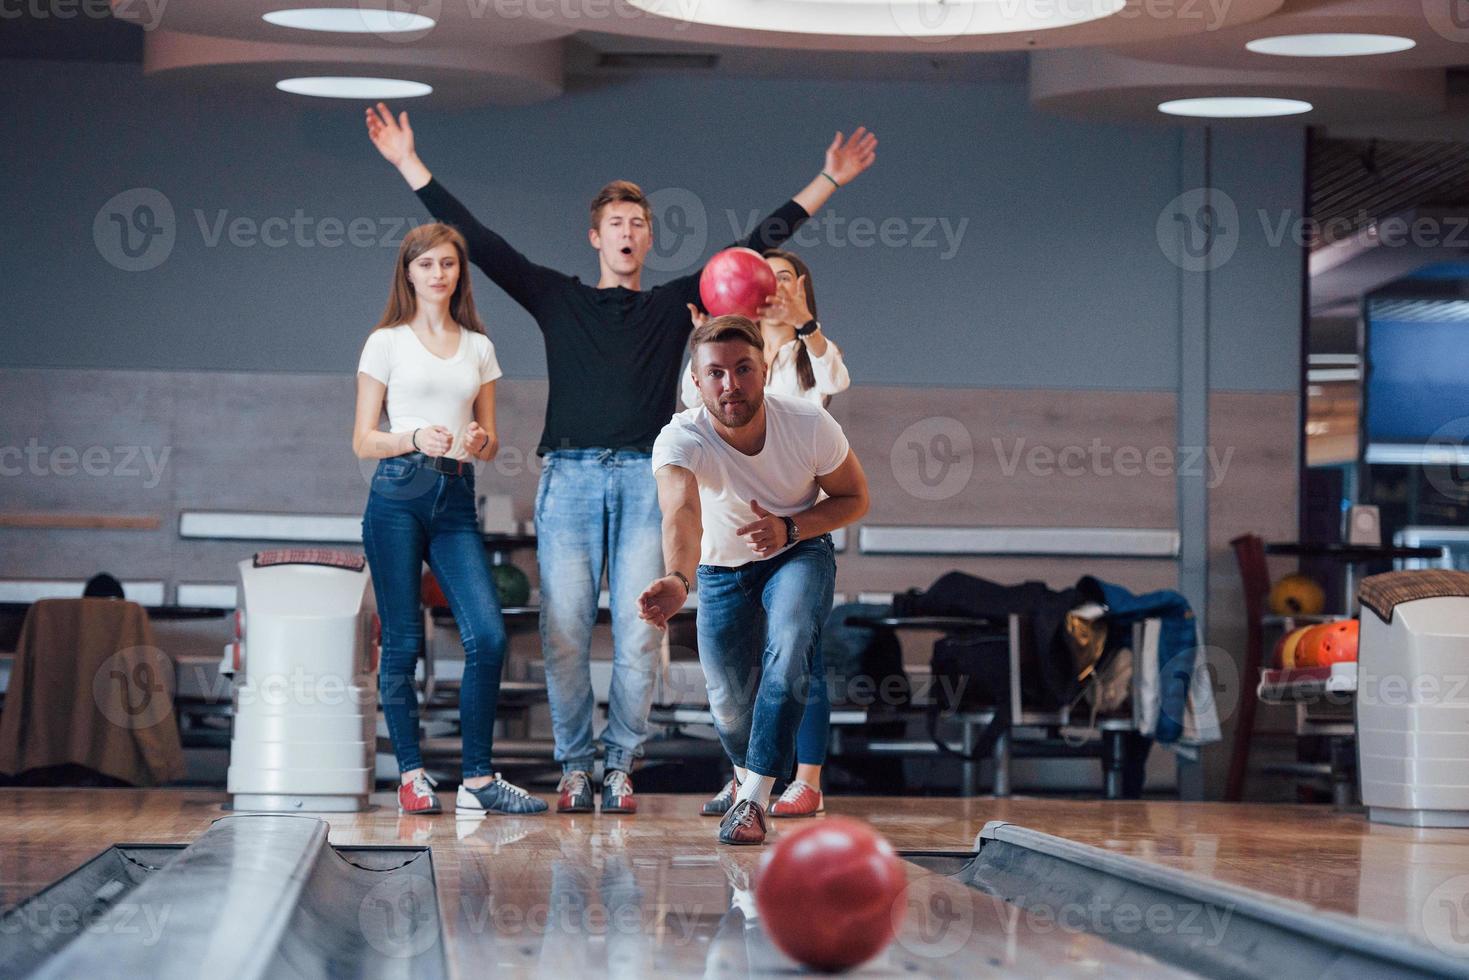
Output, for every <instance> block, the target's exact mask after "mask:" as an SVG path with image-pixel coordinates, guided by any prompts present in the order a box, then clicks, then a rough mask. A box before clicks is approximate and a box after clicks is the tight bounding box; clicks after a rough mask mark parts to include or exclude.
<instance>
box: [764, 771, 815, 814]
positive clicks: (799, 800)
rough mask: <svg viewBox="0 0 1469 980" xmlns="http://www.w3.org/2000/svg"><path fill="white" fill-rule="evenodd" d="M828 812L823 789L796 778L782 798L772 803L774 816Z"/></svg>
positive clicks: (771, 810)
mask: <svg viewBox="0 0 1469 980" xmlns="http://www.w3.org/2000/svg"><path fill="white" fill-rule="evenodd" d="M825 812H826V800H825V799H824V798H823V797H822V795H821V790H819V789H817V788H816V787H815V786H812V785H811V784H810V783H806V782H802V781H801V780H799V779H797V780H794V781H793V782H792V783H791V784H790V785H789V786H787V787H786V791H785V792H784V793H782V794H780V799H778V800H776V801H775V802H774V803H772V804H771V805H770V815H771V816H772V817H814V816H816V815H817V814H818V813H825Z"/></svg>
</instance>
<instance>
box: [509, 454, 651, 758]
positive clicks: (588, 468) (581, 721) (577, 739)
mask: <svg viewBox="0 0 1469 980" xmlns="http://www.w3.org/2000/svg"><path fill="white" fill-rule="evenodd" d="M536 558H537V560H538V561H539V563H540V569H541V650H542V652H543V654H544V655H545V658H546V693H547V695H548V697H549V699H550V702H551V730H552V733H553V734H554V735H555V738H556V761H557V762H559V763H561V769H562V772H571V771H573V770H577V769H580V770H583V771H585V772H590V771H591V769H592V766H593V765H594V764H595V762H596V743H595V741H594V739H593V737H592V717H593V714H594V712H595V709H596V705H595V704H594V703H593V699H592V671H591V649H592V627H593V625H594V624H595V623H596V621H597V597H598V595H599V594H600V592H601V587H602V573H603V572H604V571H605V572H606V573H607V587H608V591H609V592H610V593H611V605H612V690H611V693H610V695H609V697H608V706H607V727H606V728H605V729H603V731H602V734H601V741H602V746H603V749H604V752H605V757H604V762H605V765H606V768H608V769H621V770H623V771H624V772H628V771H631V768H632V764H633V760H634V759H635V758H637V757H638V756H640V755H642V752H643V741H644V740H645V739H646V738H647V737H648V709H649V708H650V707H651V706H652V704H653V684H654V681H655V680H656V678H657V670H658V657H659V651H660V650H661V648H662V642H663V637H662V634H661V633H660V632H659V630H658V629H657V628H656V627H653V626H650V625H649V624H647V623H645V622H643V621H642V620H641V619H639V618H638V596H639V595H641V594H642V592H643V590H644V589H646V588H647V587H648V584H649V583H651V582H652V581H653V580H654V579H656V578H659V577H660V576H662V574H663V519H662V515H661V514H660V512H659V510H658V485H657V483H656V482H655V481H654V479H653V469H652V462H651V456H650V454H649V453H643V452H632V451H627V450H616V451H614V450H611V449H566V450H556V451H553V452H550V453H547V454H546V457H545V468H544V469H543V470H542V471H541V483H540V487H539V488H538V489H537V492H536Z"/></svg>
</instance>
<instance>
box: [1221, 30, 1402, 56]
mask: <svg viewBox="0 0 1469 980" xmlns="http://www.w3.org/2000/svg"><path fill="white" fill-rule="evenodd" d="M1417 43H1418V42H1417V41H1414V40H1413V39H1412V38H1410V37H1397V36H1396V35H1393V34H1282V35H1280V36H1279V37H1260V38H1256V39H1255V40H1253V41H1250V42H1248V43H1247V44H1245V47H1246V48H1247V49H1248V50H1250V51H1253V52H1255V53H1256V54H1276V55H1283V56H1285V57H1287V58H1352V57H1358V56H1360V55H1367V54H1392V53H1393V52H1394V51H1407V50H1408V49H1409V48H1411V47H1414V46H1416V45H1417Z"/></svg>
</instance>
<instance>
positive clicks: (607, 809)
mask: <svg viewBox="0 0 1469 980" xmlns="http://www.w3.org/2000/svg"><path fill="white" fill-rule="evenodd" d="M602 812H603V813H637V812H638V801H637V798H636V797H635V796H633V795H632V778H631V777H630V776H628V774H627V773H625V772H623V771H622V770H621V769H608V770H607V774H606V775H605V776H603V777H602Z"/></svg>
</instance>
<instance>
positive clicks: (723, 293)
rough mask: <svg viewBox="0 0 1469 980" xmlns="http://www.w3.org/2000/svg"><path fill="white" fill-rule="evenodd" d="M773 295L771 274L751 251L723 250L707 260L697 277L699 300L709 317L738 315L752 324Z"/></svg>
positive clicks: (772, 275)
mask: <svg viewBox="0 0 1469 980" xmlns="http://www.w3.org/2000/svg"><path fill="white" fill-rule="evenodd" d="M774 295H775V273H774V272H771V271H770V265H769V263H767V262H766V261H765V260H764V259H763V258H761V257H760V253H759V252H756V251H755V250H754V249H749V248H727V249H725V250H724V251H722V252H720V253H718V254H717V255H715V256H714V257H713V258H712V259H710V260H709V263H708V264H707V265H705V266H704V272H703V274H701V275H700V276H699V299H700V300H702V301H703V303H704V309H706V310H708V311H709V315H710V316H724V315H725V314H727V313H738V314H740V315H741V316H747V317H749V318H750V319H752V320H755V319H758V318H759V315H760V307H761V306H763V305H764V304H765V301H766V300H767V299H768V298H770V297H771V296H774Z"/></svg>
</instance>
